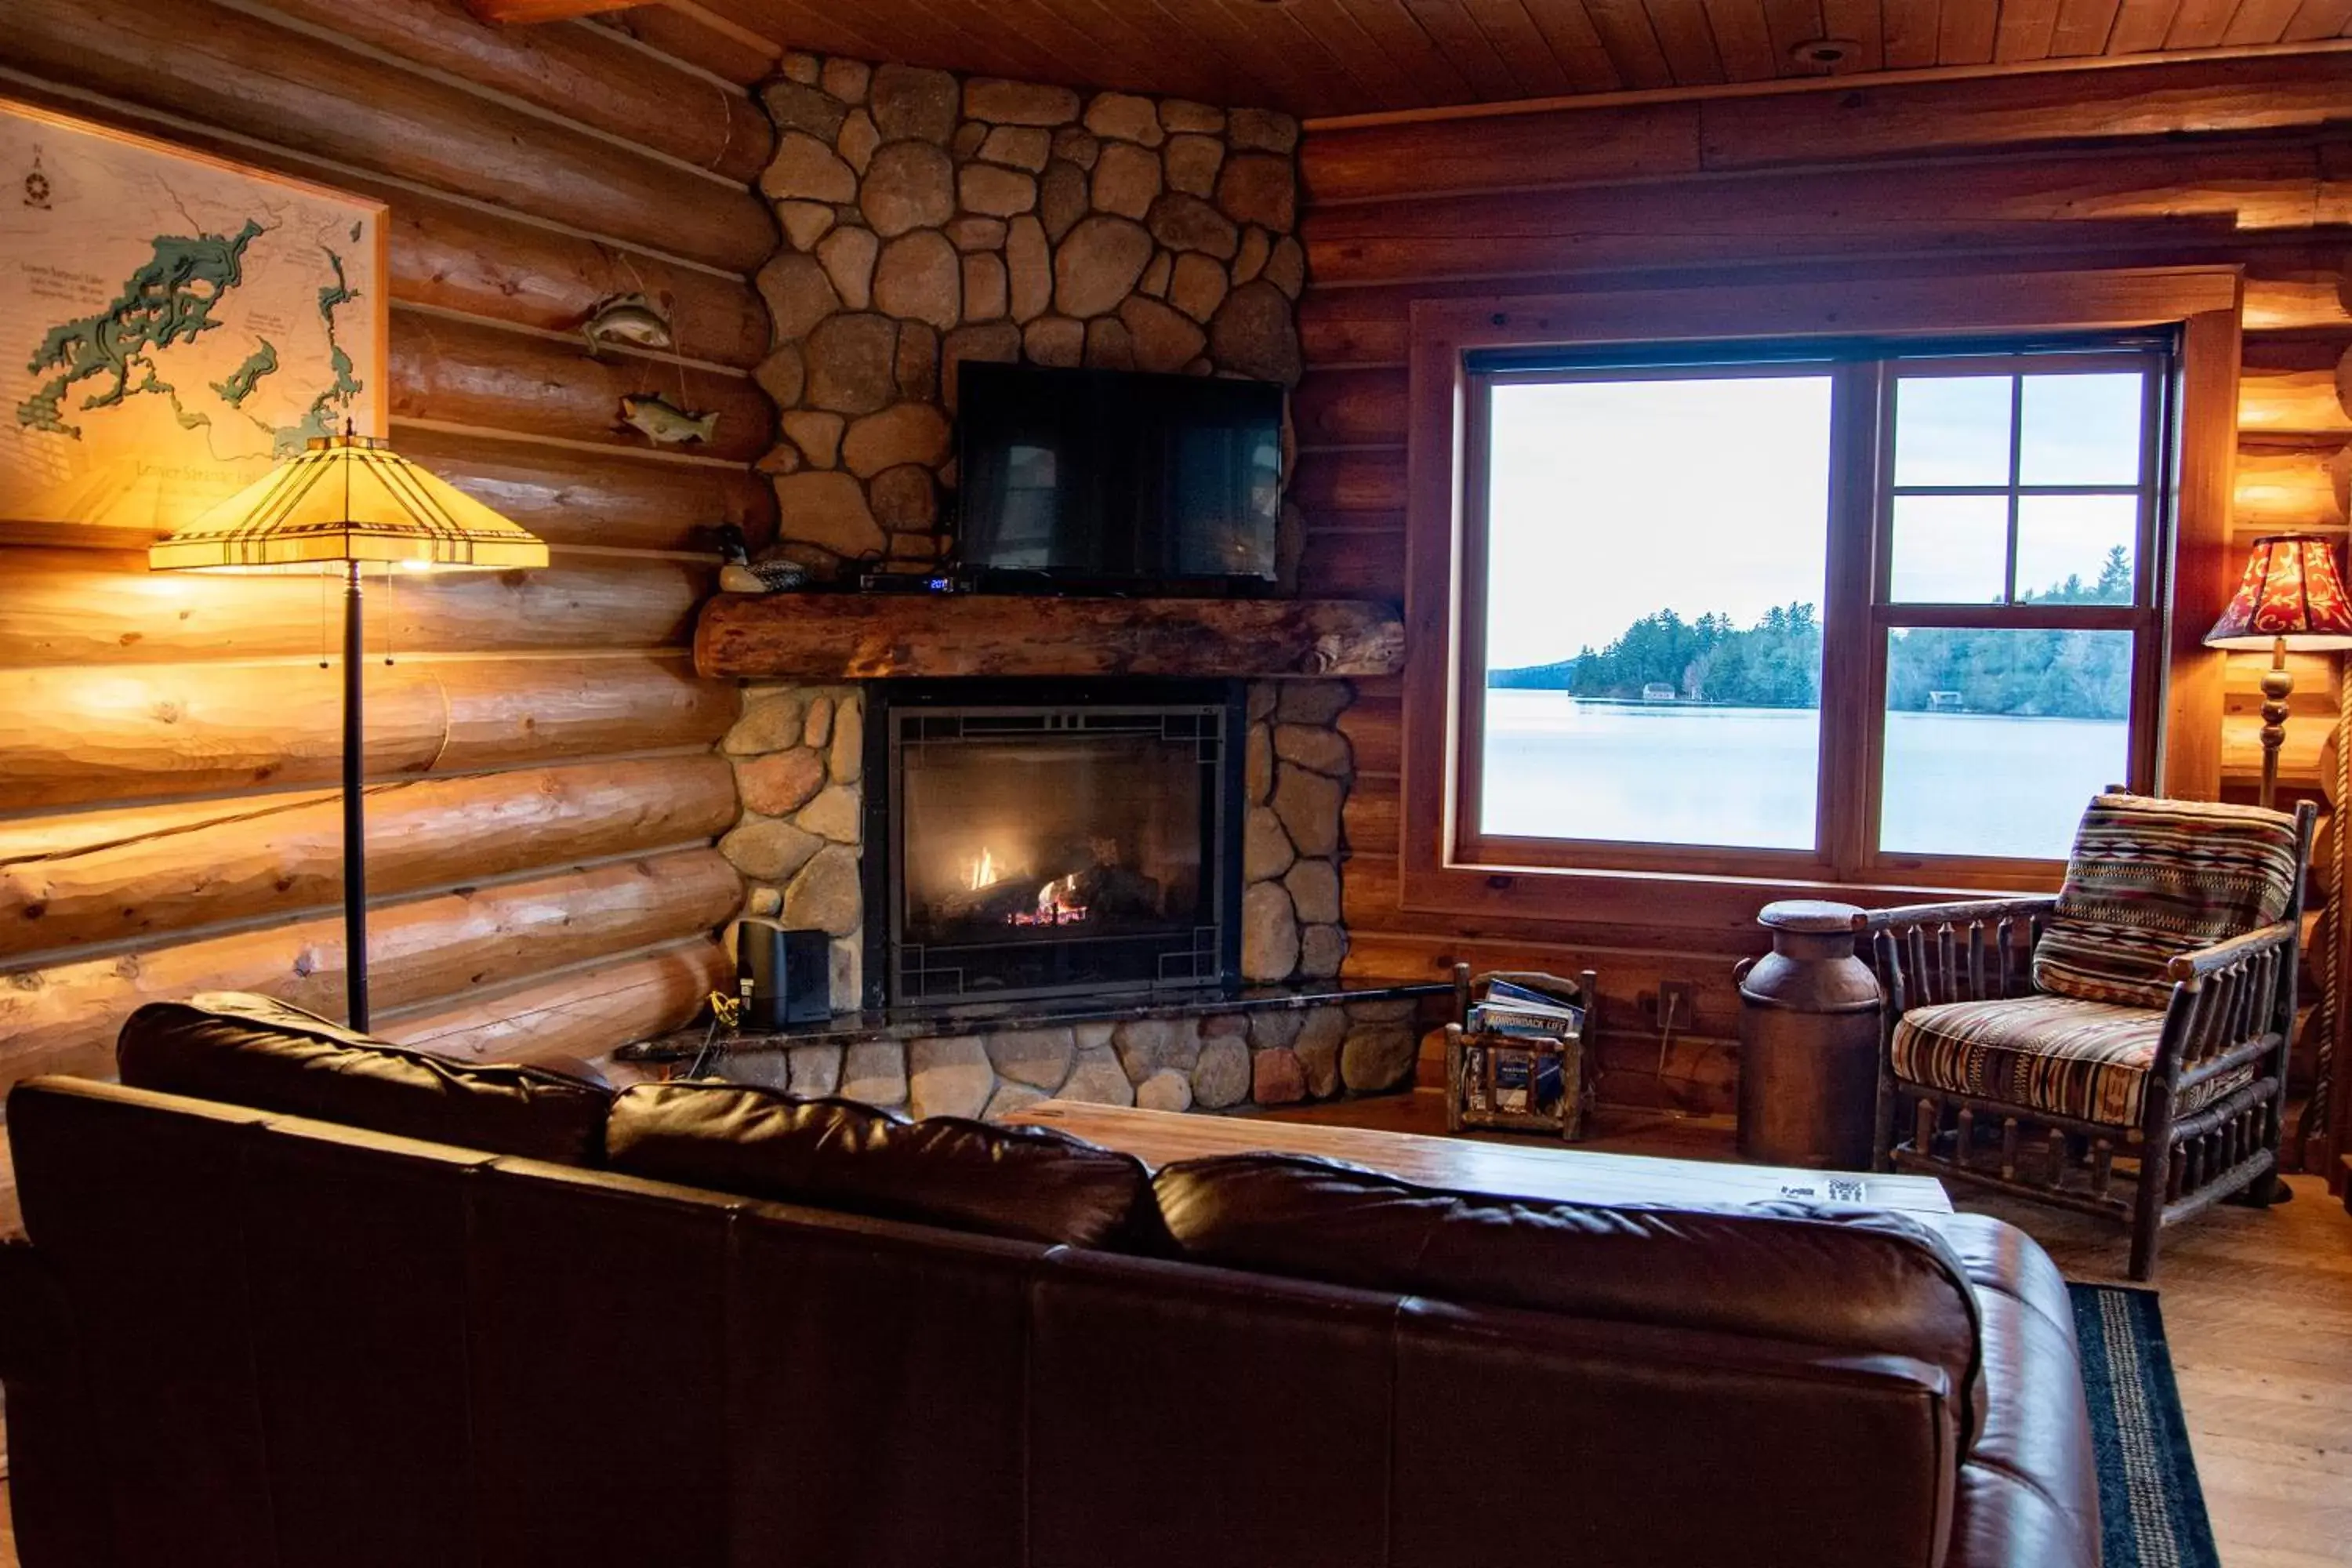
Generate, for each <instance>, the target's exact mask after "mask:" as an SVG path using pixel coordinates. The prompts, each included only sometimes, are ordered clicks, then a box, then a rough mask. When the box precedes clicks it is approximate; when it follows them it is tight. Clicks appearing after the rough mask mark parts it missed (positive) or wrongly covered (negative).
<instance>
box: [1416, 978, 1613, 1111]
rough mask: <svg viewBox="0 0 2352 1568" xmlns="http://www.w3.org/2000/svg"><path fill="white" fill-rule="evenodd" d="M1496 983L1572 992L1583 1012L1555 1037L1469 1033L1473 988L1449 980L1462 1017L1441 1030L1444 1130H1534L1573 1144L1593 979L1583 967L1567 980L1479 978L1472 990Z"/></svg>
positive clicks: (1583, 1089)
mask: <svg viewBox="0 0 2352 1568" xmlns="http://www.w3.org/2000/svg"><path fill="white" fill-rule="evenodd" d="M1496 980H1507V981H1510V982H1512V983H1514V984H1518V985H1522V986H1526V987H1528V988H1529V989H1532V990H1537V991H1542V992H1549V993H1551V994H1565V993H1568V992H1570V991H1573V992H1574V993H1575V994H1576V996H1577V997H1578V999H1579V1003H1580V1005H1581V1006H1582V1007H1583V1009H1584V1023H1583V1026H1582V1027H1581V1028H1580V1029H1579V1030H1577V1031H1576V1032H1575V1033H1572V1034H1570V1035H1566V1036H1564V1037H1559V1038H1545V1037H1539V1036H1530V1035H1517V1034H1510V1035H1504V1034H1495V1033H1491V1032H1480V1033H1474V1032H1472V1031H1471V1030H1470V1029H1469V1028H1468V1027H1467V1026H1468V1025H1469V1023H1470V1018H1471V1013H1470V1007H1469V999H1470V996H1471V995H1472V994H1473V990H1474V988H1473V986H1472V985H1471V984H1469V983H1468V982H1467V981H1466V978H1464V979H1460V980H1457V985H1456V989H1457V992H1458V993H1459V994H1460V996H1461V998H1462V1003H1463V1005H1462V1017H1461V1020H1460V1021H1459V1022H1457V1023H1452V1024H1448V1025H1446V1026H1445V1127H1446V1131H1449V1132H1461V1131H1471V1130H1476V1131H1492V1132H1528V1133H1538V1134H1546V1135H1549V1136H1552V1137H1557V1138H1559V1139H1561V1140H1563V1141H1565V1142H1575V1141H1576V1140H1577V1139H1579V1138H1580V1137H1582V1136H1583V1133H1584V1112H1585V1109H1586V1106H1587V1104H1588V1102H1589V1101H1590V1100H1591V1094H1592V1089H1591V1072H1590V1071H1588V1070H1587V1068H1586V1066H1585V1063H1586V1058H1587V1050H1588V1047H1590V1045H1591V1040H1592V1036H1593V1032H1594V1030H1593V1024H1594V1018H1595V1016H1596V1012H1597V1009H1596V1008H1595V1007H1594V1005H1593V1001H1594V998H1595V997H1596V995H1597V994H1598V991H1597V986H1598V984H1599V981H1598V977H1597V976H1596V975H1595V974H1594V973H1593V972H1592V971H1591V970H1590V969H1588V970H1585V971H1583V972H1582V973H1580V974H1579V975H1578V976H1577V977H1576V980H1575V981H1574V982H1573V983H1571V982H1569V981H1566V980H1562V979H1560V978H1559V977H1558V976H1556V975H1550V974H1533V973H1494V974H1486V975H1481V976H1480V977H1479V980H1478V983H1477V989H1483V988H1484V986H1485V985H1486V984H1487V983H1490V982H1493V981H1496Z"/></svg>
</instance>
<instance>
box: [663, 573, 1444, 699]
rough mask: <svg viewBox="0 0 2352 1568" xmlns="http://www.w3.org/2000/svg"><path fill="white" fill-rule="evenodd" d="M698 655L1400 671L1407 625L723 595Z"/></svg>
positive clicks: (820, 676) (747, 671) (842, 676)
mask: <svg viewBox="0 0 2352 1568" xmlns="http://www.w3.org/2000/svg"><path fill="white" fill-rule="evenodd" d="M694 658H695V668H697V669H698V670H700V671H701V672H702V673H703V674H704V675H706V676H744V677H750V678H752V679H808V680H871V679H882V678H885V677H889V676H902V675H903V676H933V677H937V676H963V675H991V676H1028V675H1066V676H1108V675H1185V676H1241V675H1255V676H1349V675H1390V674H1394V673H1395V672H1396V671H1397V670H1399V669H1401V668H1403V662H1404V627H1403V626H1402V623H1400V622H1399V621H1398V620H1397V618H1396V612H1395V610H1394V609H1393V608H1392V607H1391V606H1390V605H1378V604H1360V603H1354V602H1350V601H1346V600H1337V599H1051V598H1028V597H1024V596H1020V595H972V596H970V597H950V598H929V597H922V596H917V595H908V596H904V597H887V596H885V597H866V596H859V595H846V594H771V595H764V596H762V595H739V594H722V595H719V597H717V598H715V599H713V600H711V601H710V603H709V605H706V606H705V607H704V609H703V612H702V618H701V621H700V623H699V624H698V626H697V627H696V630H695V641H694Z"/></svg>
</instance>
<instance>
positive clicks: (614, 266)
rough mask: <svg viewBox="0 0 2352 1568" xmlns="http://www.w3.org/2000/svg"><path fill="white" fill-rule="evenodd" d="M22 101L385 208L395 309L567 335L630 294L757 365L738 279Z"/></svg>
mask: <svg viewBox="0 0 2352 1568" xmlns="http://www.w3.org/2000/svg"><path fill="white" fill-rule="evenodd" d="M10 90H11V91H12V92H14V91H16V90H17V89H16V84H14V83H12V84H11V85H10ZM29 96H31V97H32V98H34V99H35V100H37V101H40V102H43V103H46V104H47V105H48V106H49V107H51V108H54V109H56V110H58V111H59V112H61V113H66V114H72V115H76V116H79V117H80V118H82V119H86V120H95V121H100V122H102V123H105V124H109V125H114V126H119V127H120V128H121V129H123V130H125V131H131V132H137V133H139V134H142V135H145V136H152V137H154V138H157V139H158V140H161V141H165V142H171V143H173V145H175V146H182V147H187V148H189V149H191V150H193V151H195V152H200V153H212V154H214V155H215V156H216V157H221V158H226V159H227V160H228V161H230V162H231V163H242V164H247V165H250V166H253V167H257V168H262V169H268V170H271V171H273V172H275V173H277V174H286V175H289V176H291V177H292V178H295V179H299V180H310V181H313V182H316V183H319V184H327V185H331V186H333V187H334V188H335V189H337V190H342V191H349V192H351V193H352V194H353V195H361V196H368V197H373V199H375V200H377V201H380V202H383V203H384V204H385V205H388V206H389V207H390V208H391V211H392V220H391V223H390V225H389V227H390V230H391V233H390V244H389V247H388V249H389V251H390V254H391V266H392V280H391V289H390V295H391V298H392V299H393V300H394V301H395V302H398V303H403V304H414V305H429V306H433V307H435V308H436V309H440V310H456V311H460V312H462V313H465V314H467V315H474V316H481V317H484V318H487V319H488V320H490V321H510V322H513V323H514V324H516V325H518V326H524V327H539V328H541V329H544V330H546V331H564V332H569V331H577V330H579V328H580V326H581V324H582V323H583V321H586V320H587V319H588V317H589V316H590V315H592V314H593V313H594V311H595V310H596V308H597V307H598V306H599V305H600V304H602V303H604V301H605V300H611V299H614V298H615V297H617V296H621V295H626V294H640V293H641V294H644V295H646V297H647V298H648V299H650V300H653V301H654V302H655V304H656V307H657V308H659V309H660V310H661V311H662V312H663V314H664V315H666V316H667V318H668V319H669V322H670V331H671V335H672V336H673V337H674V338H675V339H676V340H677V352H678V353H682V354H684V355H686V356H687V357H688V358H689V359H702V360H710V361H713V362H715V363H719V364H728V365H736V366H739V367H741V368H744V369H749V368H751V366H753V365H756V364H758V363H760V361H761V360H762V359H763V358H765V357H766V356H767V353H768V350H769V346H770V343H769V336H770V334H769V330H768V308H767V306H766V305H765V304H763V303H762V302H761V300H760V296H759V292H758V290H756V289H753V288H752V287H751V284H750V283H748V282H746V281H745V280H744V279H741V278H740V277H735V276H730V275H729V274H726V273H722V272H717V271H713V270H711V269H710V268H706V267H700V266H697V265H694V264H692V263H689V262H684V261H677V260H674V259H672V258H668V257H666V256H659V255H656V254H655V253H654V252H652V251H650V250H642V249H632V248H630V247H625V246H622V245H617V244H615V243H614V242H613V241H611V240H609V239H599V238H596V237H593V236H590V235H585V234H580V233H576V232H574V231H572V230H570V229H566V228H562V227H558V226H554V225H551V224H549V223H546V222H543V221H540V220H537V219H533V218H529V217H524V216H518V215H515V214H512V213H508V212H501V211H499V210H497V209H495V208H492V207H488V206H485V205H479V204H476V203H471V202H468V201H467V200H464V199H461V198H459V197H454V196H441V195H430V194H428V193H425V192H423V191H419V190H417V189H416V188H415V186H413V185H408V184H401V183H399V182H397V181H394V180H388V179H381V178H376V177H373V176H370V175H368V174H362V173H359V172H357V171H355V170H353V169H352V168H350V167H348V166H347V165H344V164H341V163H334V162H331V160H327V159H322V158H320V157H319V156H317V155H316V154H314V153H308V152H304V151H302V150H300V149H299V148H291V147H279V146H275V145H271V144H268V143H262V142H255V141H253V140H251V139H249V138H247V137H243V136H236V135H231V134H229V133H227V132H218V131H209V130H206V129H205V128H204V127H202V126H198V125H194V124H192V123H190V122H188V121H184V120H177V119H173V118H168V117H164V116H162V115H159V114H158V113H157V112H156V111H154V110H145V109H142V108H140V107H139V106H138V105H135V104H127V103H121V102H117V101H113V100H107V101H103V102H99V103H92V102H89V101H86V100H81V99H79V98H76V97H73V96H70V95H67V94H62V93H58V92H54V91H50V92H43V91H40V90H38V89H33V90H32V91H31V92H30V94H29Z"/></svg>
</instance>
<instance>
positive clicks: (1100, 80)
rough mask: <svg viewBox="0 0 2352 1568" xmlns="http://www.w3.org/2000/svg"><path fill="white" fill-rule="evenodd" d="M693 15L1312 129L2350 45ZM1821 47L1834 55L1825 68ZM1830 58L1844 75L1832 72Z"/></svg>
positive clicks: (1310, 9) (974, 0)
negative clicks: (1942, 74) (1908, 74)
mask: <svg viewBox="0 0 2352 1568" xmlns="http://www.w3.org/2000/svg"><path fill="white" fill-rule="evenodd" d="M698 4H699V7H700V8H702V9H705V10H707V11H708V12H709V13H711V14H713V15H716V16H719V17H722V18H724V19H725V20H727V21H729V22H731V23H733V24H735V25H737V26H740V27H742V28H745V29H748V30H750V31H751V32H753V33H756V34H759V35H761V37H765V38H768V39H771V40H773V41H774V42H776V43H777V44H779V45H781V46H782V47H789V48H796V49H806V50H810V51H812V52H814V53H818V54H842V55H850V56H854V57H856V58H866V59H891V60H904V61H908V62H909V63H913V64H918V65H933V66H943V67H946V68H950V69H953V70H961V71H973V72H980V73H984V74H993V75H1001V76H1010V77H1017V78H1022V79H1030V80H1039V81H1061V82H1068V83H1071V84H1074V85H1082V86H1096V87H1117V88H1129V89H1138V90H1150V91H1154V92H1163V93H1179V94H1183V95H1186V96H1189V97H1192V98H1197V99H1201V100H1205V101H1208V102H1213V103H1251V104H1262V105H1268V106H1273V107H1278V108H1283V109H1287V110H1291V111H1292V112H1294V113H1297V114H1300V115H1305V116H1329V115H1346V114H1360V113H1374V112H1381V111H1388V110H1410V109H1418V108H1426V107H1432V106H1436V105H1443V104H1457V103H1478V102H1508V101H1512V100H1521V99H1529V98H1545V97H1553V96H1564V95H1574V94H1583V93H1603V92H1618V91H1626V90H1641V89H1677V88H1701V87H1710V86H1715V85H1717V84H1720V83H1727V82H1748V81H1760V80H1767V79H1776V78H1801V77H1812V76H1822V75H1825V74H1840V75H1848V74H1859V73H1867V72H1872V71H1881V70H1911V69H1920V68H1932V67H1987V66H1995V67H1997V66H2003V65H2030V64H2032V63H2035V62H2039V61H2043V60H2054V59H2081V58H2089V57H2095V56H2103V55H2104V56H2117V55H2146V54H2152V53H2157V52H2171V51H2182V50H2214V49H2232V50H2234V49H2241V48H2256V47H2275V46H2279V45H2289V46H2292V45H2297V44H2303V45H2310V44H2318V43H2323V42H2325V41H2326V40H2331V39H2336V38H2341V37H2347V36H2352V0H860V3H859V4H858V5H841V4H839V3H838V0H698ZM1825 40H1826V41H1829V42H1830V43H1831V44H1832V49H1830V50H1826V51H1825V50H1824V48H1823V45H1824V41H1825ZM1832 52H1833V53H1834V54H1835V55H1836V56H1837V57H1838V58H1836V59H1835V60H1834V61H1828V60H1824V59H1823V58H1820V57H1822V55H1823V54H1824V53H1832ZM2347 70H2352V65H2347Z"/></svg>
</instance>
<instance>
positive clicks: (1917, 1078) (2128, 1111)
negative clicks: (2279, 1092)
mask: <svg viewBox="0 0 2352 1568" xmlns="http://www.w3.org/2000/svg"><path fill="white" fill-rule="evenodd" d="M2163 1032H2164V1015H2163V1014H2162V1013H2160V1012H2150V1011H2148V1010H2147V1008H2144V1007H2118V1006H2116V1005H2113V1004H2111V1003H2106V1002H2080V1001H2076V1000H2075V999H2074V998H2073V997H2070V996H2021V997H2018V998H2016V999H2015V1000H2012V1001H2006V1002H1947V1003H1943V1004H1941V1005H1937V1006H1933V1007H1914V1008H1912V1009H1911V1010H1910V1011H1909V1012H1907V1013H1906V1014H1904V1015H1903V1016H1902V1017H1901V1018H1900V1019H1899V1020H1897V1021H1896V1023H1895V1051H1894V1061H1895V1077H1896V1078H1897V1079H1901V1080H1902V1081H1903V1082H1905V1083H1909V1084H1916V1085H1918V1086H1919V1087H1920V1088H1922V1089H1942V1090H1944V1091H1946V1092H1947V1093H1950V1094H1965V1095H1969V1096H1972V1097H1974V1098H1976V1099H1978V1100H1998V1101H2000V1102H2001V1103H2002V1104H2005V1105H2016V1106H2022V1107H2024V1108H2026V1109H2028V1110H2046V1111H2049V1112H2051V1113H2053V1114H2054V1115H2058V1116H2071V1117H2073V1118H2074V1119H2075V1120H2076V1121H2097V1122H2102V1123H2105V1124H2107V1125H2110V1126H2116V1127H2137V1126H2138V1125H2139V1119H2140V1110H2141V1107H2142V1105H2143V1103H2144V1102H2145V1100H2146V1098H2147V1072H2148V1068H2149V1067H2150V1066H2152V1065H2153V1064H2154V1062H2155V1060H2156V1045H2157V1039H2158V1036H2160V1035H2162V1034H2163ZM2253 1072H2254V1069H2253V1068H2252V1065H2249V1066H2247V1067H2246V1068H2242V1069H2241V1070H2239V1071H2237V1072H2233V1073H2224V1074H2222V1075H2221V1077H2219V1078H2216V1079H2208V1080H2207V1081H2205V1082H2203V1083H2200V1084H2199V1085H2198V1086H2197V1087H2196V1088H2195V1089H2190V1090H2189V1092H2188V1093H2187V1094H2186V1095H2183V1096H2182V1097H2181V1103H2179V1104H2178V1105H2176V1106H2174V1107H2173V1113H2174V1114H2175V1115H2176V1116H2181V1115H2187V1114H2188V1113H2189V1112H2190V1111H2193V1110H2197V1109H2198V1108H2199V1107H2200V1106H2203V1105H2207V1104H2210V1102H2212V1101H2213V1100H2218V1099H2220V1098H2221V1096H2222V1095H2225V1094H2227V1093H2229V1092H2230V1091H2231V1089H2236V1088H2237V1087H2238V1086H2239V1085H2240V1084H2242V1083H2245V1082H2246V1081H2248V1080H2249V1079H2252V1077H2253Z"/></svg>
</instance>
